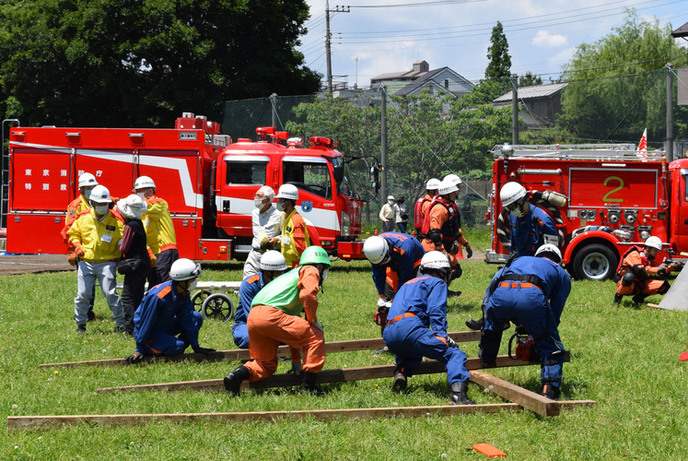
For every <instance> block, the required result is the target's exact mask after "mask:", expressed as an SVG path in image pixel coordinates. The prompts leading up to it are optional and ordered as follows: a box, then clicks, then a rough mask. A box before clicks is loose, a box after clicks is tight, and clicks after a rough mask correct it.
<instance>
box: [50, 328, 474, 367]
mask: <svg viewBox="0 0 688 461" xmlns="http://www.w3.org/2000/svg"><path fill="white" fill-rule="evenodd" d="M449 336H451V337H452V339H454V341H456V342H459V343H460V342H470V341H478V340H480V331H457V332H453V333H449ZM384 345H385V344H384V342H383V341H382V338H370V339H352V340H346V341H331V342H326V343H325V353H326V354H332V353H337V352H353V351H365V350H377V349H380V348H382V347H384ZM277 354H278V356H280V357H289V348H288V347H287V346H280V348H279V350H278V351H277ZM250 358H251V357H250V355H249V353H248V349H230V350H225V351H217V352H213V353H211V354H208V355H205V354H195V353H191V354H179V355H166V356H161V357H145V358H144V359H143V363H150V362H181V361H184V360H191V361H195V362H203V361H208V362H222V361H234V360H249V359H250ZM117 365H128V363H127V361H126V360H125V359H124V358H117V359H99V360H84V361H80V362H58V363H43V364H41V365H39V367H42V368H47V367H60V368H76V367H84V366H99V367H105V366H117Z"/></svg>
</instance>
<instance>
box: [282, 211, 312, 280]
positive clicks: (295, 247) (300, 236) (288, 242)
mask: <svg viewBox="0 0 688 461" xmlns="http://www.w3.org/2000/svg"><path fill="white" fill-rule="evenodd" d="M281 238H282V245H281V251H282V255H283V256H284V259H285V260H286V263H287V267H296V266H298V265H299V259H300V258H301V253H303V250H305V249H306V248H307V247H309V246H310V244H311V243H310V237H309V235H308V227H307V226H306V221H304V220H303V217H302V216H301V215H300V214H298V213H297V212H296V210H292V211H291V213H289V214H288V215H286V216H285V217H284V221H282V237H281Z"/></svg>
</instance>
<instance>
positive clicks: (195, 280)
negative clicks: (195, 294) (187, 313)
mask: <svg viewBox="0 0 688 461" xmlns="http://www.w3.org/2000/svg"><path fill="white" fill-rule="evenodd" d="M196 282H198V280H197V279H194V280H193V281H192V282H191V283H189V289H188V291H194V290H195V289H196Z"/></svg>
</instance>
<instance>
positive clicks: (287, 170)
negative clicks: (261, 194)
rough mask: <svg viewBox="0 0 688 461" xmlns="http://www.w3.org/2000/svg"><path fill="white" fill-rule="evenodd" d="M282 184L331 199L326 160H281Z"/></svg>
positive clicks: (330, 184) (330, 185) (330, 183)
mask: <svg viewBox="0 0 688 461" xmlns="http://www.w3.org/2000/svg"><path fill="white" fill-rule="evenodd" d="M282 164H283V172H282V173H283V174H282V177H283V182H284V183H290V184H293V185H295V186H296V187H298V188H299V189H301V190H304V191H307V192H311V193H313V194H316V195H319V196H321V197H324V198H326V199H327V200H331V199H332V182H331V178H330V169H329V168H328V167H327V160H325V159H313V160H300V159H299V160H296V161H295V160H292V159H289V158H288V157H285V158H284V160H283V163H282Z"/></svg>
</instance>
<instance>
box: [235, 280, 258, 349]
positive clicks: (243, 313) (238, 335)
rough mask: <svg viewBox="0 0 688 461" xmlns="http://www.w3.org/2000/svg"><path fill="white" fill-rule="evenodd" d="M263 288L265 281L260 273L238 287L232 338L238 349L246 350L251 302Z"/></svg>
mask: <svg viewBox="0 0 688 461" xmlns="http://www.w3.org/2000/svg"><path fill="white" fill-rule="evenodd" d="M263 286H265V281H264V280H263V274H262V273H260V274H252V275H249V276H248V277H246V278H245V279H244V280H243V281H242V282H241V285H240V286H239V307H237V311H236V315H235V316H234V325H232V336H233V337H234V344H236V345H237V347H238V348H240V349H248V329H247V328H246V319H248V313H249V312H251V301H253V298H254V297H255V296H256V294H257V293H258V292H259V291H260V289H261V288H263Z"/></svg>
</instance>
